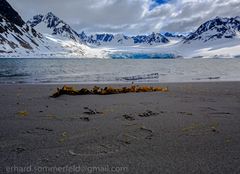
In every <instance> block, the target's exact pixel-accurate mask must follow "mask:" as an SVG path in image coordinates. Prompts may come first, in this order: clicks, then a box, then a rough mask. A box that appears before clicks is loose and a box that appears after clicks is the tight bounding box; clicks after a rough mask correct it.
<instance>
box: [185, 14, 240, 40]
mask: <svg viewBox="0 0 240 174" xmlns="http://www.w3.org/2000/svg"><path fill="white" fill-rule="evenodd" d="M239 35H240V17H238V16H237V17H235V18H220V17H216V18H215V19H213V20H209V21H207V22H205V23H204V24H202V25H201V26H200V27H199V28H198V29H197V30H196V31H195V32H193V33H191V34H189V35H188V36H187V37H186V38H185V40H184V43H191V42H193V41H201V42H209V41H214V40H215V41H216V40H220V39H229V40H231V39H234V38H237V37H239Z"/></svg>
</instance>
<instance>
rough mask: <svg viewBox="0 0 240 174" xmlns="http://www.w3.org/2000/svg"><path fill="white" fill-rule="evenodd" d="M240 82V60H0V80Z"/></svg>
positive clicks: (21, 81) (33, 81) (45, 81)
mask: <svg viewBox="0 0 240 174" xmlns="http://www.w3.org/2000/svg"><path fill="white" fill-rule="evenodd" d="M193 81H240V59H137V60H135V59H70V58H69V59H67V58H66V59H58V58H49V59H36V58H32V59H24V58H1V59H0V83H1V84H15V83H132V82H136V83H148V82H149V83H159V82H193Z"/></svg>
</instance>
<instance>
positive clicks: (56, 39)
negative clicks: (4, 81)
mask: <svg viewBox="0 0 240 174" xmlns="http://www.w3.org/2000/svg"><path fill="white" fill-rule="evenodd" d="M239 50H240V17H232V18H220V17H217V18H215V19H212V20H209V21H207V22H205V23H204V24H202V25H201V26H200V27H199V28H198V29H197V30H196V31H195V32H192V33H190V34H189V35H187V36H184V35H179V34H176V33H169V32H167V33H163V34H161V33H152V34H149V35H137V36H127V35H124V34H107V33H105V34H94V35H87V34H85V32H82V33H80V34H78V33H77V32H76V31H75V30H74V29H73V28H71V27H70V25H68V24H67V23H66V22H64V21H63V20H61V19H60V18H58V17H56V16H55V15H54V14H53V13H51V12H50V13H48V14H46V15H36V16H34V17H33V18H32V19H31V20H29V21H28V22H27V23H25V22H24V21H23V19H22V18H21V16H20V15H19V14H18V13H17V12H16V11H15V10H14V9H13V8H12V7H11V5H10V4H9V3H8V2H7V1H6V0H0V57H78V58H79V57H80V58H90V57H91V58H105V57H106V58H108V57H111V56H112V57H114V56H115V57H118V56H119V55H120V56H122V55H123V56H124V55H127V56H128V57H129V56H130V57H131V56H132V55H136V56H142V55H144V56H145V57H149V55H152V56H154V57H156V55H157V57H161V56H165V57H169V56H170V57H184V58H192V57H240V51H239ZM116 54H117V56H116ZM150 57H151V56H150Z"/></svg>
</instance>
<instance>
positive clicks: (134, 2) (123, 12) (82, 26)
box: [8, 0, 240, 34]
mask: <svg viewBox="0 0 240 174" xmlns="http://www.w3.org/2000/svg"><path fill="white" fill-rule="evenodd" d="M8 1H9V2H10V4H12V5H13V7H14V8H15V9H16V10H17V11H19V13H20V14H21V15H22V16H23V18H24V19H25V20H28V19H29V18H31V17H32V16H33V15H35V14H39V13H42V14H45V13H47V12H49V11H51V12H53V13H55V14H56V15H57V16H59V17H60V18H62V19H63V20H64V21H66V22H67V23H68V24H70V25H71V26H73V27H74V28H75V29H76V30H77V31H79V32H80V31H82V30H85V31H87V32H117V33H118V32H120V33H130V34H134V33H137V34H140V33H150V32H152V31H178V32H179V31H180V32H186V31H191V30H193V29H196V27H198V26H199V25H200V24H201V23H203V22H205V21H207V20H209V19H211V18H215V17H216V16H237V15H240V14H239V11H240V1H239V0H170V1H169V3H166V4H162V5H161V6H158V7H156V8H154V9H152V10H149V7H150V5H151V4H152V1H151V0H68V1H66V0H8Z"/></svg>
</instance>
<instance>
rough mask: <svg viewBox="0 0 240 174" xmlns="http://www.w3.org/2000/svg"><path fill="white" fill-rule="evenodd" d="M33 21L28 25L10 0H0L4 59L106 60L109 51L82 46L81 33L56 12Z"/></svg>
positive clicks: (0, 39)
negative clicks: (98, 58)
mask: <svg viewBox="0 0 240 174" xmlns="http://www.w3.org/2000/svg"><path fill="white" fill-rule="evenodd" d="M33 19H34V20H33V21H32V22H28V23H25V22H24V21H23V19H22V18H21V16H20V15H19V14H18V13H17V12H16V11H15V10H14V9H13V8H12V7H11V5H10V4H9V3H8V2H7V1H6V0H0V57H83V58H87V57H90V58H94V57H105V55H106V54H105V51H103V50H100V49H93V48H90V47H88V46H87V45H84V44H83V43H81V42H80V39H79V37H78V34H77V33H76V32H75V31H74V30H72V29H71V27H70V26H69V25H67V24H66V23H64V22H63V21H62V20H60V19H59V18H57V17H55V16H54V15H53V14H52V13H48V14H47V15H46V16H41V15H39V16H38V17H37V16H36V17H34V18H33ZM40 26H41V27H40ZM38 29H41V31H40V30H38ZM45 31H52V32H50V33H45Z"/></svg>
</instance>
